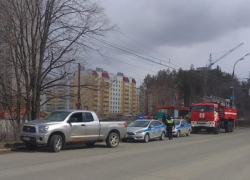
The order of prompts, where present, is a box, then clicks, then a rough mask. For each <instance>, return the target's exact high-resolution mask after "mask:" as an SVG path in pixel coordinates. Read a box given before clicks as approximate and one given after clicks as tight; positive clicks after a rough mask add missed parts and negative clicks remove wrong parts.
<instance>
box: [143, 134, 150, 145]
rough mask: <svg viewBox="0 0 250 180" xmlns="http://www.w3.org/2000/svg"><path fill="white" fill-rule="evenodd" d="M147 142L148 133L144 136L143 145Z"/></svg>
mask: <svg viewBox="0 0 250 180" xmlns="http://www.w3.org/2000/svg"><path fill="white" fill-rule="evenodd" d="M148 141H149V135H148V133H147V134H145V136H144V142H145V143H148Z"/></svg>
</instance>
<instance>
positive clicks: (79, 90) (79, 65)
mask: <svg viewBox="0 0 250 180" xmlns="http://www.w3.org/2000/svg"><path fill="white" fill-rule="evenodd" d="M77 109H81V64H80V63H78V92H77Z"/></svg>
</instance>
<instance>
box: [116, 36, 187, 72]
mask: <svg viewBox="0 0 250 180" xmlns="http://www.w3.org/2000/svg"><path fill="white" fill-rule="evenodd" d="M117 32H118V33H120V34H122V35H123V36H125V37H127V38H129V39H131V40H133V41H135V42H136V43H138V44H140V45H141V46H143V47H145V48H147V49H149V50H151V51H153V52H155V53H157V54H159V55H161V56H163V57H165V58H167V59H171V58H170V57H167V56H165V55H164V54H162V53H159V52H158V51H155V50H154V49H152V48H150V47H148V46H146V45H145V44H143V43H141V42H139V41H138V40H135V39H133V38H132V37H130V36H128V35H126V34H124V33H123V32H121V31H117ZM171 60H172V61H175V62H177V63H179V64H182V65H184V66H187V67H188V66H189V65H187V64H184V63H182V62H179V61H176V60H173V59H171Z"/></svg>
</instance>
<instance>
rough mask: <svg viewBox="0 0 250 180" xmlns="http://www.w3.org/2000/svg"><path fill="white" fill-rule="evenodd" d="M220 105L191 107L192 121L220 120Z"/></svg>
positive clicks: (210, 104)
mask: <svg viewBox="0 0 250 180" xmlns="http://www.w3.org/2000/svg"><path fill="white" fill-rule="evenodd" d="M218 108H219V107H218V104H215V103H200V104H194V105H193V106H192V107H191V121H197V120H206V121H214V120H215V118H218V115H217V112H218V111H219V109H218Z"/></svg>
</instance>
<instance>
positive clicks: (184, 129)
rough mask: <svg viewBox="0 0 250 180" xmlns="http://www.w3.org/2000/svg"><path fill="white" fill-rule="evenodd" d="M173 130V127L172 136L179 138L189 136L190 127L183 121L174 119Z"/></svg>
mask: <svg viewBox="0 0 250 180" xmlns="http://www.w3.org/2000/svg"><path fill="white" fill-rule="evenodd" d="M174 124H175V128H174V127H173V130H172V132H173V136H176V137H180V136H181V135H186V136H190V133H191V125H190V124H188V122H187V121H186V120H185V119H175V120H174Z"/></svg>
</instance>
